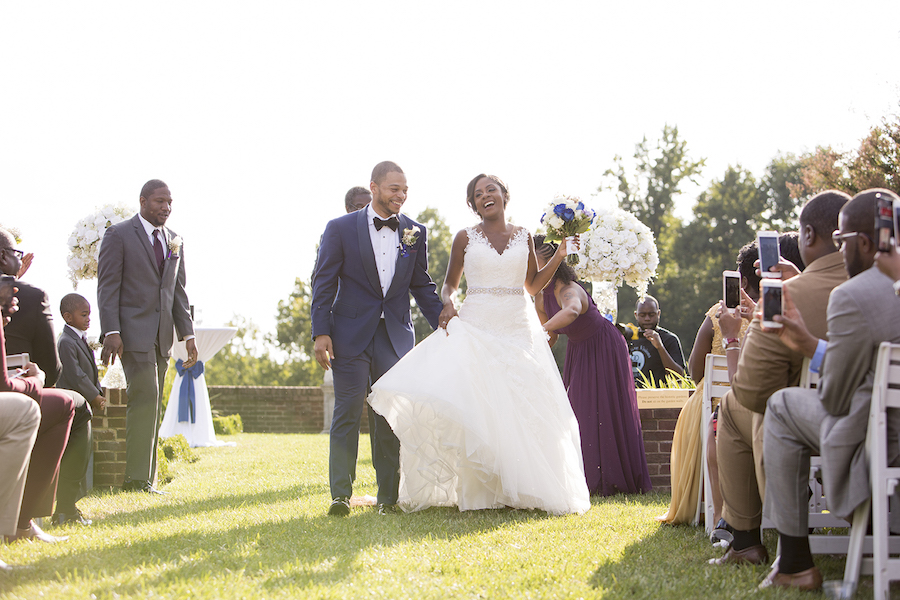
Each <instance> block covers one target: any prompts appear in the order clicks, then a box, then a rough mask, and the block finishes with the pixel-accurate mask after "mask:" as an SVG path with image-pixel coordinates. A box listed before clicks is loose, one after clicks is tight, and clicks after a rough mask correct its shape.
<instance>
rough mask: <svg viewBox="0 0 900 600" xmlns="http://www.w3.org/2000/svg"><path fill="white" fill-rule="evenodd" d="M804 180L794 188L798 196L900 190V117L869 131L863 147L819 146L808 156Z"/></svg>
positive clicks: (861, 144)
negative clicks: (842, 149) (841, 149)
mask: <svg viewBox="0 0 900 600" xmlns="http://www.w3.org/2000/svg"><path fill="white" fill-rule="evenodd" d="M801 179H802V181H801V183H800V184H799V185H798V186H795V187H794V188H792V191H793V192H794V195H795V196H799V195H804V194H805V195H812V194H815V193H817V192H820V191H822V190H825V189H838V190H842V191H844V192H847V193H848V194H851V195H852V194H856V193H857V192H861V191H862V190H865V189H869V188H874V187H883V188H888V189H890V190H894V191H897V190H898V189H900V116H895V117H893V118H889V119H888V118H886V119H884V120H883V121H882V123H881V125H876V126H875V127H872V129H871V130H869V134H868V135H867V136H866V137H865V138H863V140H862V141H861V142H860V144H859V147H858V148H857V149H855V150H853V151H850V152H838V151H836V150H833V149H832V148H831V147H828V146H825V147H819V148H816V151H815V152H813V153H811V154H809V155H807V156H805V157H804V159H803V166H802V169H801Z"/></svg>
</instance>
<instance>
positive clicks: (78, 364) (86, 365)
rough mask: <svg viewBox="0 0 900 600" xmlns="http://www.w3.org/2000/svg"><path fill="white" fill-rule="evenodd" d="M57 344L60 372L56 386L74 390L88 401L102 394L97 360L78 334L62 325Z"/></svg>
mask: <svg viewBox="0 0 900 600" xmlns="http://www.w3.org/2000/svg"><path fill="white" fill-rule="evenodd" d="M57 346H58V348H59V362H60V363H62V373H61V374H60V376H59V381H57V382H56V386H57V387H59V388H62V389H64V390H74V391H76V392H78V393H79V394H81V395H82V396H84V398H85V400H88V401H90V400H93V399H94V398H96V397H97V396H102V395H103V390H101V389H100V383H99V381H98V379H97V360H96V358H95V357H94V353H93V352H92V351H91V350H90V349H89V348H88V347H87V346H85V345H84V342H82V341H81V338H80V337H79V336H78V334H77V333H75V332H74V331H72V328H71V327H63V330H62V333H60V334H59V341H58V342H57Z"/></svg>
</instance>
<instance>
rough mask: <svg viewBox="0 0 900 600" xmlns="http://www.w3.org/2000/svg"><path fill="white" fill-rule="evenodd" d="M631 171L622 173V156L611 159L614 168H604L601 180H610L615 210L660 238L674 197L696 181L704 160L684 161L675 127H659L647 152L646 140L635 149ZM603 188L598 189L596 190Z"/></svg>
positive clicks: (683, 149) (683, 148)
mask: <svg viewBox="0 0 900 600" xmlns="http://www.w3.org/2000/svg"><path fill="white" fill-rule="evenodd" d="M634 159H635V161H636V163H637V164H636V166H635V172H634V175H633V176H632V177H629V175H628V174H627V173H626V170H625V165H624V163H623V161H622V157H621V156H618V155H616V156H615V157H614V158H613V162H614V163H615V168H613V169H607V170H606V172H605V173H604V174H603V176H604V178H610V177H611V178H613V179H614V180H615V181H616V185H615V186H609V187H608V189H615V190H616V192H617V195H618V197H619V207H620V208H622V209H623V210H627V211H629V212H631V213H632V214H634V215H635V216H636V217H637V218H638V220H640V221H641V223H643V224H644V225H646V226H647V227H649V228H650V230H651V231H653V235H654V237H655V238H656V239H660V236H661V234H662V231H663V227H664V225H665V223H666V219H667V217H671V216H672V211H673V209H674V206H675V198H676V197H677V196H678V194H680V193H681V189H680V188H681V184H682V182H683V181H684V180H685V179H687V180H688V181H694V182H695V181H696V180H695V179H694V177H695V176H697V175H699V174H700V172H701V170H702V169H703V166H704V165H705V164H706V159H705V158H701V159H700V160H698V161H693V160H691V159H690V158H688V152H687V142H686V141H683V140H680V139H679V138H678V127H670V126H669V125H666V126H664V127H663V131H662V137H661V138H660V139H659V140H657V141H656V147H655V148H654V149H652V150H651V148H650V145H649V142H648V141H647V137H646V136H644V139H643V140H642V141H641V142H640V143H639V144H637V145H636V146H635V149H634ZM603 189H604V188H603V187H602V186H601V188H600V190H601V191H602V190H603Z"/></svg>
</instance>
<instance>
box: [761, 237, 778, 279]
mask: <svg viewBox="0 0 900 600" xmlns="http://www.w3.org/2000/svg"><path fill="white" fill-rule="evenodd" d="M778 235H779V234H778V232H777V231H760V232H759V233H757V234H756V243H757V245H758V246H759V273H760V275H761V276H762V277H766V278H769V277H771V278H775V279H780V278H781V272H780V271H769V269H771V268H772V267H774V266H775V265H777V264H778V259H779V258H781V249H780V248H779V247H778Z"/></svg>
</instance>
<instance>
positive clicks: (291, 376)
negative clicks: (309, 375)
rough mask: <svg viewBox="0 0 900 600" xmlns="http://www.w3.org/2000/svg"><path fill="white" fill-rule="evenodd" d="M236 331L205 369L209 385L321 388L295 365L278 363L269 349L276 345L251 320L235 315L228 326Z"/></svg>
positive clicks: (286, 362) (288, 362) (318, 382)
mask: <svg viewBox="0 0 900 600" xmlns="http://www.w3.org/2000/svg"><path fill="white" fill-rule="evenodd" d="M228 325H229V326H231V327H237V328H238V330H237V333H236V334H235V336H234V337H233V338H232V339H231V342H230V343H229V344H228V345H226V346H225V347H224V348H222V350H220V351H219V352H218V353H217V354H216V356H215V358H214V359H213V360H211V361H210V362H209V363H208V364H206V365H204V375H205V377H206V381H207V383H209V385H319V384H320V383H321V378H319V381H315V382H313V381H309V380H307V379H304V378H303V377H302V376H301V375H300V374H298V370H297V369H296V368H295V365H294V363H292V362H291V361H285V360H282V361H279V360H277V359H276V358H275V357H273V356H272V355H271V353H270V351H269V349H270V348H271V347H272V346H273V342H272V340H271V338H270V337H269V336H266V335H263V334H262V333H261V332H260V330H259V327H257V326H256V324H254V323H253V321H251V320H249V319H245V318H244V317H241V316H239V315H235V316H234V317H233V318H232V319H231V321H230V322H229V323H228Z"/></svg>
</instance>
